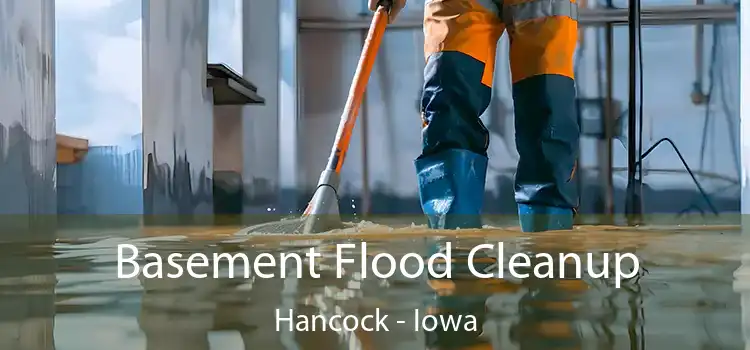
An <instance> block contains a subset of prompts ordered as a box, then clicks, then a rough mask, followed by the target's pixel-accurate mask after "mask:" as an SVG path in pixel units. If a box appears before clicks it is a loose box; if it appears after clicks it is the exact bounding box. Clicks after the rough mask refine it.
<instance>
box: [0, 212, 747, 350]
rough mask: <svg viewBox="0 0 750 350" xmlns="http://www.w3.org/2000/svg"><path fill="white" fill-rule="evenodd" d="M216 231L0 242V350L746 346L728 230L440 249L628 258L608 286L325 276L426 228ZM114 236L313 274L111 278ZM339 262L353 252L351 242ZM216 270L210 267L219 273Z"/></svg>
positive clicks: (395, 247) (425, 245) (509, 236)
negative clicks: (369, 327) (295, 261)
mask: <svg viewBox="0 0 750 350" xmlns="http://www.w3.org/2000/svg"><path fill="white" fill-rule="evenodd" d="M231 231H232V230H225V229H222V230H195V229H193V230H192V231H191V232H192V233H186V231H185V230H182V231H180V230H178V229H163V230H149V231H146V232H141V231H132V230H131V231H126V230H125V231H121V232H112V233H108V234H107V235H105V237H97V236H96V235H94V234H90V233H89V234H78V233H71V232H67V233H60V235H59V241H58V242H57V243H55V244H54V245H52V244H51V245H49V246H34V247H30V246H20V245H15V246H3V247H0V250H1V252H0V349H1V350H16V349H19V350H37V349H58V350H87V349H92V350H100V349H109V350H126V349H127V350H131V349H134V350H137V349H155V350H208V349H220V350H233V349H268V350H272V349H311V350H323V349H466V350H468V349H744V348H746V345H745V341H744V339H743V335H742V334H743V332H742V329H743V326H742V321H741V319H742V317H741V316H742V315H743V314H748V313H750V311H747V310H743V307H742V305H741V302H740V300H741V298H742V289H743V288H747V290H748V292H745V293H750V287H748V286H745V287H743V285H744V284H750V283H749V282H745V280H744V278H742V277H738V281H735V278H734V277H733V274H734V273H735V271H736V270H738V268H739V267H740V260H741V259H740V257H741V256H742V254H743V245H742V244H740V243H742V239H741V237H740V234H739V232H738V231H736V230H733V229H731V228H725V227H714V228H704V229H701V230H689V229H682V230H677V229H671V228H667V229H651V230H638V231H633V230H625V229H617V228H602V227H599V228H585V229H577V230H575V231H573V232H565V233H561V232H550V233H543V234H534V235H524V234H521V233H519V232H518V231H507V230H494V229H485V230H476V231H467V232H462V233H461V236H460V237H461V238H460V239H458V240H455V241H454V242H453V243H454V244H457V245H459V246H474V245H476V244H480V243H485V242H489V243H492V244H496V243H497V242H503V243H504V249H505V251H504V256H505V257H506V258H507V257H508V256H509V255H511V254H512V253H513V252H527V253H540V252H546V253H553V254H556V253H558V252H565V253H570V252H572V253H587V252H593V253H596V254H601V253H605V252H606V253H611V254H614V253H618V252H619V253H625V252H631V253H634V254H636V255H637V256H638V258H639V259H640V263H641V266H642V267H643V268H644V270H642V271H641V272H640V273H639V275H638V276H640V277H637V278H633V279H630V280H628V281H624V282H622V286H621V288H619V289H618V288H615V287H614V283H615V281H614V280H613V279H612V278H610V279H592V278H590V277H587V276H583V278H581V279H575V278H568V279H536V278H533V277H530V278H526V279H522V280H518V279H515V278H505V279H471V278H460V279H459V278H456V279H453V280H427V279H426V278H415V279H409V278H406V277H404V276H399V275H398V274H397V275H395V276H394V277H391V278H386V279H379V278H375V277H373V276H367V277H366V278H362V276H361V274H360V273H358V272H357V271H355V270H357V266H356V264H355V265H351V266H347V268H346V271H345V274H344V275H343V276H342V278H336V272H335V269H334V267H335V261H333V259H332V258H331V256H332V254H333V253H335V248H334V247H333V244H334V243H341V242H345V241H347V240H349V241H352V242H355V243H357V244H359V242H361V241H362V240H364V241H366V242H367V243H368V253H369V259H372V258H373V256H374V255H375V254H377V253H379V252H383V251H387V252H389V253H391V254H393V255H394V256H396V257H397V258H398V257H399V256H403V254H406V253H409V252H416V253H419V254H426V252H428V251H429V250H430V249H431V247H433V246H434V244H435V239H434V238H431V237H428V236H434V234H430V233H429V232H427V230H425V229H423V228H420V227H413V228H403V229H388V228H384V227H379V226H374V225H363V226H362V227H360V228H359V229H356V230H350V231H347V232H339V233H334V234H327V235H319V236H308V237H299V236H298V237H280V236H262V237H252V238H242V237H240V238H238V237H233V236H231V235H230V234H229V233H230V232H231ZM355 231H356V232H355ZM84 236H85V237H86V238H82V237H84ZM445 236H447V237H443V239H455V237H450V236H449V235H447V234H446V235H445ZM125 243H127V244H133V245H135V246H137V247H138V248H139V249H140V253H141V255H142V254H145V253H147V252H150V253H157V254H158V255H159V256H162V257H164V258H165V259H166V257H167V256H168V255H169V254H171V253H175V252H182V253H184V254H190V253H196V252H201V253H205V254H207V255H209V256H210V255H211V254H212V253H220V252H227V253H232V254H234V253H238V252H242V253H245V254H247V256H248V257H250V258H253V257H256V256H258V255H259V254H261V253H270V254H272V255H274V256H278V255H279V254H281V253H289V252H300V253H301V254H304V252H306V251H307V250H308V249H309V248H311V247H313V248H315V251H316V252H320V253H321V255H322V256H323V257H322V258H321V259H318V260H316V266H317V267H319V269H318V271H317V272H318V273H320V278H318V279H314V278H311V277H310V275H309V272H307V267H308V265H305V267H304V268H303V270H304V273H303V274H302V276H300V277H299V278H297V277H296V276H288V277H287V278H285V279H280V278H268V279H263V278H260V277H259V276H251V277H250V278H244V277H243V276H239V277H236V276H235V278H228V277H222V278H217V279H214V278H205V279H198V278H193V277H190V276H188V275H184V276H183V277H180V278H163V279H148V278H143V277H141V278H131V279H118V278H117V255H116V254H117V248H116V247H117V245H118V244H125ZM349 255H351V257H353V258H354V259H355V261H359V256H358V255H357V251H356V250H354V251H352V252H351V254H349ZM349 255H347V256H349ZM596 256H600V255H596ZM534 263H536V262H532V264H534ZM144 264H145V262H144ZM180 264H182V265H184V264H186V263H185V262H184V261H182V262H180ZM141 266H143V265H141ZM597 266H598V267H597V271H601V265H597ZM240 267H241V266H240ZM349 267H351V268H349ZM271 270H272V269H271ZM271 270H266V271H267V272H268V271H271ZM227 271H228V265H227V264H226V261H225V264H224V265H223V266H222V268H221V270H220V274H222V275H225V274H226V273H227ZM167 272H169V271H167V270H165V273H167ZM206 272H209V273H212V270H211V269H209V268H207V269H206ZM747 280H748V281H750V277H748V279H747ZM745 299H750V296H748V297H745ZM745 307H746V308H747V306H745ZM290 310H291V312H293V313H294V314H295V315H302V316H318V319H319V320H320V319H323V320H331V319H334V320H337V319H338V318H343V317H345V316H347V315H356V316H358V317H360V318H361V317H363V316H364V315H368V314H375V313H376V312H379V313H380V314H381V315H387V316H388V317H387V319H386V321H385V322H384V323H383V324H384V325H386V326H387V327H388V331H384V330H382V329H381V330H380V331H365V330H361V329H360V330H358V331H345V330H342V331H335V330H330V329H328V330H320V329H318V330H315V331H311V330H310V331H294V330H292V331H290V330H289V329H288V325H283V326H282V327H281V329H279V330H277V329H276V313H277V312H279V314H280V315H282V316H283V315H286V314H288V313H289V312H290ZM415 313H417V316H418V320H421V319H422V318H423V317H425V315H432V316H429V317H427V319H428V324H427V325H426V327H427V328H429V326H430V324H429V320H432V319H433V318H434V319H435V320H438V321H439V320H440V319H442V320H448V318H449V317H453V318H452V319H453V320H458V317H461V320H462V321H457V322H456V323H454V325H455V324H459V327H458V329H452V327H448V329H444V328H443V327H438V328H437V329H435V330H430V329H424V328H422V327H419V328H418V329H417V330H415V325H414V324H415V321H414V320H415V316H414V315H415ZM336 315H338V318H337V317H335V316H336ZM472 319H473V320H475V321H476V323H477V324H478V327H477V329H476V330H474V329H471V328H472V327H471V324H470V323H471V322H470V320H472ZM399 321H402V322H399ZM337 324H338V323H336V322H334V325H337ZM319 328H320V327H319Z"/></svg>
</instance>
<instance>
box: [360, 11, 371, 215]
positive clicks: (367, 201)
mask: <svg viewBox="0 0 750 350" xmlns="http://www.w3.org/2000/svg"><path fill="white" fill-rule="evenodd" d="M363 3H364V1H363ZM365 40H367V31H365V30H363V31H362V42H363V43H364V42H365ZM367 108H368V106H367V91H365V93H364V94H363V95H362V103H361V105H360V107H359V114H360V129H359V130H360V136H361V137H362V209H361V214H362V217H363V218H366V217H367V216H369V215H370V207H371V204H372V199H371V195H370V161H369V154H368V148H369V137H368V133H369V131H368V129H369V128H368V127H367V119H368V114H369V113H367Z"/></svg>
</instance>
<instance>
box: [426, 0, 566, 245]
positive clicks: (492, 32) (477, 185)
mask: <svg viewBox="0 0 750 350" xmlns="http://www.w3.org/2000/svg"><path fill="white" fill-rule="evenodd" d="M577 14H578V8H577V5H576V3H575V0H426V3H425V13H424V33H425V57H426V66H425V70H424V78H425V83H424V88H423V94H422V101H421V106H422V113H423V129H422V141H423V146H422V154H421V155H420V156H419V157H418V158H417V160H416V161H415V166H416V170H417V174H418V179H419V192H420V193H419V194H420V200H421V204H422V209H423V211H424V213H425V214H426V215H427V216H428V218H429V223H430V226H431V227H433V228H446V229H452V228H457V227H461V228H474V227H480V226H481V220H480V218H479V215H480V213H481V211H482V202H483V197H484V189H485V187H484V183H485V178H486V172H487V149H488V146H489V132H488V130H487V129H486V128H485V126H484V125H483V123H482V121H481V120H480V119H479V117H480V115H481V114H482V113H483V112H484V111H485V110H486V109H487V107H488V106H489V103H490V98H491V94H492V81H493V74H494V68H495V67H494V64H495V55H496V50H497V43H498V40H499V39H500V37H501V35H503V33H504V32H507V33H508V35H509V39H510V53H509V54H510V68H511V75H512V80H513V101H514V107H515V108H514V109H515V127H516V133H515V134H516V149H517V151H518V154H519V161H518V168H517V171H516V177H515V200H516V202H517V203H518V213H519V216H520V222H521V228H522V229H523V230H524V231H542V230H549V229H568V228H570V227H572V225H573V210H574V208H575V203H576V198H575V189H574V187H573V183H572V182H571V178H572V176H573V175H572V174H573V173H574V170H575V166H576V159H577V154H578V139H579V132H580V129H579V126H578V121H577V116H576V109H575V98H576V90H575V82H574V76H573V60H574V59H573V57H574V52H575V49H576V45H577V41H578V23H577V17H578V16H577Z"/></svg>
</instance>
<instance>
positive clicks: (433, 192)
mask: <svg viewBox="0 0 750 350" xmlns="http://www.w3.org/2000/svg"><path fill="white" fill-rule="evenodd" d="M414 165H415V167H416V170H417V179H418V182H419V200H420V203H421V205H422V211H423V212H424V214H425V215H426V216H427V219H428V224H429V227H430V228H432V229H447V230H452V229H457V228H481V227H482V220H481V213H482V204H483V201H484V181H485V178H486V176H487V157H486V156H483V155H480V154H476V153H473V152H470V151H466V150H462V149H450V150H446V151H442V152H440V153H437V154H433V155H430V156H427V157H420V158H417V160H416V161H414Z"/></svg>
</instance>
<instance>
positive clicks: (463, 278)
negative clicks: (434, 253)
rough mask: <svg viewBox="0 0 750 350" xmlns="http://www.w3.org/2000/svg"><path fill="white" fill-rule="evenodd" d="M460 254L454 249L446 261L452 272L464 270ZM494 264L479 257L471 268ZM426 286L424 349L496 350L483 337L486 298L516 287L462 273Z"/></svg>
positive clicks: (493, 261) (518, 287)
mask: <svg viewBox="0 0 750 350" xmlns="http://www.w3.org/2000/svg"><path fill="white" fill-rule="evenodd" d="M467 252H468V251H467ZM464 253H465V252H464V251H463V249H456V250H454V257H453V259H452V261H451V262H450V263H451V264H452V265H453V270H454V271H463V270H468V268H465V267H466V266H465V265H467V263H468V258H467V256H468V253H467V254H464ZM490 260H491V261H490ZM496 262H497V261H496V259H494V258H490V257H488V256H483V257H481V258H480V259H478V260H477V261H475V267H477V266H478V265H480V266H478V267H477V268H478V269H480V270H485V268H487V267H489V266H490V265H492V264H495V263H496ZM428 285H429V286H430V288H431V289H432V291H433V293H434V299H433V301H432V303H431V304H430V305H428V306H427V307H426V308H425V311H424V316H423V318H424V321H423V324H422V329H423V331H424V333H425V348H426V349H428V350H447V349H451V350H453V349H456V350H478V349H488V350H489V349H493V348H497V346H498V344H494V343H495V342H498V341H497V340H496V339H491V338H490V337H487V336H486V335H485V334H484V326H485V323H486V322H487V321H488V318H489V317H488V312H487V307H486V303H487V299H488V298H489V297H490V296H492V295H498V294H515V293H518V292H519V290H520V288H521V286H520V285H517V284H514V283H511V282H508V281H505V280H502V279H480V278H476V277H474V276H470V275H468V274H463V273H462V274H458V276H457V277H454V278H451V279H430V280H429V281H428ZM430 316H432V317H430ZM435 323H437V327H435Z"/></svg>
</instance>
